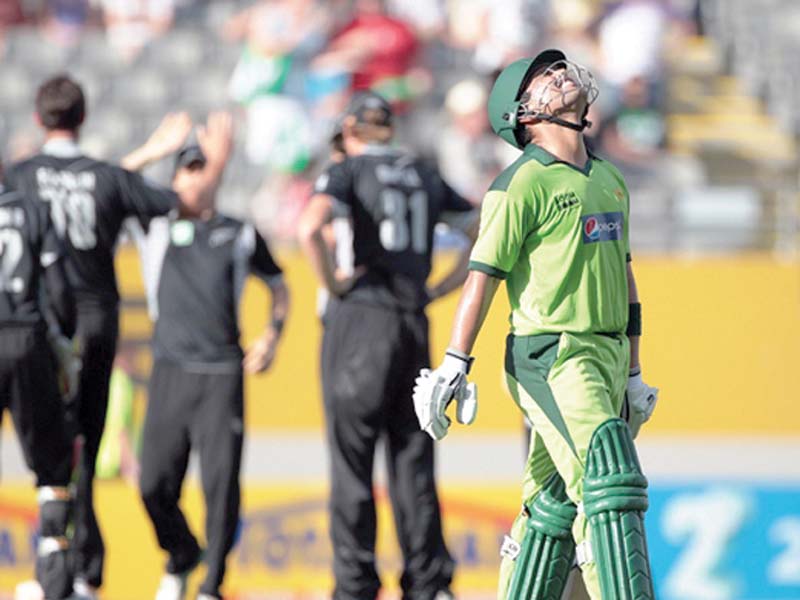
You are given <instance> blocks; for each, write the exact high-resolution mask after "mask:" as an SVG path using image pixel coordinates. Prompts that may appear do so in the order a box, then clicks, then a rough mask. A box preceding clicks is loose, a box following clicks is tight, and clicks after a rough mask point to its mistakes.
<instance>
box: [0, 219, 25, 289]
mask: <svg viewBox="0 0 800 600" xmlns="http://www.w3.org/2000/svg"><path fill="white" fill-rule="evenodd" d="M22 250H23V242H22V234H21V233H20V232H19V231H17V230H16V229H0V290H2V291H4V292H11V293H15V294H18V293H19V292H21V291H22V286H23V285H24V283H23V282H22V279H20V278H19V277H14V273H15V272H16V270H17V266H18V265H19V261H20V260H21V259H22Z"/></svg>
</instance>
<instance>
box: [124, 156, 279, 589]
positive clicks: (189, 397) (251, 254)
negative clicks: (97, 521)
mask: <svg viewBox="0 0 800 600" xmlns="http://www.w3.org/2000/svg"><path fill="white" fill-rule="evenodd" d="M205 161H206V159H205V156H204V155H203V152H202V151H201V149H200V148H199V147H197V146H190V147H187V148H185V149H183V150H182V151H181V152H180V153H179V154H178V158H177V162H176V171H175V179H174V181H173V185H174V187H175V189H176V190H183V189H184V187H185V185H187V184H189V185H190V184H191V181H192V179H193V178H194V177H196V173H197V172H198V170H200V169H202V167H203V165H204V164H205ZM143 234H144V232H140V235H139V236H138V237H139V239H141V240H142V241H143V242H144V244H143V247H142V251H141V252H142V255H143V258H144V263H143V267H144V274H145V281H146V284H147V289H148V301H149V306H150V311H151V315H152V317H153V318H154V319H155V329H154V332H153V341H152V345H153V360H154V364H153V371H152V374H151V377H150V384H149V390H148V392H149V394H148V395H149V397H148V408H147V417H146V419H145V426H144V434H143V443H142V448H143V450H142V457H141V468H142V472H141V480H140V485H141V494H142V499H143V500H144V504H145V507H146V508H147V512H148V514H149V515H150V519H151V520H152V522H153V525H154V528H155V531H156V537H157V538H158V542H159V545H160V546H161V548H163V549H164V550H166V551H167V553H168V561H167V565H166V573H165V574H164V576H163V577H162V579H161V583H160V585H159V588H158V591H157V593H156V599H157V600H180V599H182V598H183V597H184V594H185V590H186V579H187V577H188V575H189V573H190V572H191V571H192V570H193V569H194V567H195V566H197V564H198V563H199V562H200V560H201V558H202V559H203V560H204V562H205V563H206V565H207V567H208V569H207V572H206V577H205V580H204V581H203V583H202V584H201V586H200V594H199V595H198V596H197V598H198V599H202V600H211V599H216V598H220V597H221V596H220V587H221V585H222V582H223V577H224V574H225V561H226V558H227V555H228V552H229V551H230V550H231V548H232V546H233V542H234V535H235V533H236V528H237V525H238V519H239V496H240V488H239V468H240V464H241V454H242V441H243V435H244V431H243V418H244V414H243V403H244V395H243V371H244V372H248V373H258V372H262V371H264V370H266V369H267V368H268V367H269V366H270V364H271V363H272V361H273V358H274V356H275V351H276V348H277V344H278V341H279V339H280V334H281V330H282V329H283V323H284V320H285V319H286V316H287V314H288V310H289V295H288V290H287V288H286V286H285V284H284V282H283V278H282V272H281V269H280V268H279V267H278V265H277V264H276V263H275V261H274V260H273V258H272V255H271V254H270V251H269V249H268V247H267V244H266V242H265V241H264V239H263V238H262V237H261V235H259V234H258V232H257V231H256V230H255V228H254V227H253V225H250V224H246V223H243V222H241V221H239V220H236V219H233V218H230V217H227V216H224V215H222V214H220V213H218V212H216V210H215V208H214V204H213V203H211V204H207V203H204V202H198V201H195V200H193V199H192V196H191V195H190V194H186V195H185V196H184V205H183V209H182V211H181V214H172V215H170V216H168V217H160V218H157V219H154V220H153V221H152V222H151V223H150V224H149V227H148V231H147V234H146V235H145V236H143ZM248 275H254V276H256V277H257V278H258V279H260V280H261V281H263V282H264V283H265V284H266V285H267V286H268V287H269V289H270V292H271V294H272V315H271V319H270V323H269V324H268V326H267V328H266V330H265V331H264V333H263V334H262V336H261V337H260V338H259V339H258V340H257V341H256V342H255V344H254V345H253V346H251V347H250V348H249V349H248V351H247V353H243V352H242V349H241V347H240V346H239V326H238V322H237V320H238V319H237V317H238V305H239V300H240V296H241V292H242V290H243V285H244V282H245V279H246V277H247V276H248ZM191 450H195V451H197V452H198V454H199V458H200V471H201V481H202V487H203V493H204V496H205V501H206V527H205V529H206V531H205V533H206V540H207V547H206V549H205V552H204V553H203V552H201V549H200V546H199V544H198V542H197V540H196V538H195V537H194V535H193V534H192V532H191V531H190V530H189V527H188V525H187V523H186V519H185V518H184V515H183V513H182V512H181V510H180V507H179V506H178V502H179V500H180V494H181V486H182V483H183V479H184V476H185V474H186V468H187V464H188V460H189V454H190V451H191Z"/></svg>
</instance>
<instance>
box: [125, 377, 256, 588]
mask: <svg viewBox="0 0 800 600" xmlns="http://www.w3.org/2000/svg"><path fill="white" fill-rule="evenodd" d="M243 400H244V394H243V388H242V373H241V371H238V372H236V373H214V374H198V373H192V372H188V371H186V370H184V369H183V368H182V367H181V366H179V365H177V364H174V363H169V362H166V361H156V363H155V364H154V365H153V371H152V373H151V375H150V384H149V399H148V405H147V416H146V418H145V424H144V433H143V440H142V461H141V463H142V472H141V479H140V487H141V494H142V500H143V501H144V505H145V508H146V509H147V512H148V514H149V515H150V519H151V520H152V521H153V526H154V527H155V532H156V537H157V538H158V543H159V545H160V546H161V548H163V549H164V550H166V551H167V553H168V554H169V560H168V562H167V571H168V572H170V573H181V572H183V571H186V570H187V569H189V568H191V567H193V566H194V565H195V564H196V563H197V561H198V560H199V558H200V546H199V544H198V543H197V540H196V539H195V537H194V535H192V532H191V531H190V530H189V526H188V524H187V523H186V518H185V517H184V516H183V513H182V512H181V510H180V508H179V506H178V501H179V499H180V494H181V485H182V483H183V478H184V476H185V475H186V467H187V465H188V462H189V452H190V450H191V449H192V448H194V449H195V450H197V451H198V453H199V455H200V475H201V480H202V484H203V494H204V496H205V501H206V540H207V547H206V552H205V562H206V564H207V566H208V571H207V574H206V579H205V581H204V582H203V584H202V585H201V586H200V591H201V592H203V593H206V594H211V595H218V594H219V588H220V586H221V585H222V580H223V578H224V576H225V560H226V558H227V555H228V552H230V550H231V548H232V547H233V542H234V537H235V534H236V528H237V525H238V522H239V496H240V490H239V467H240V465H241V457H242V440H243V416H244V415H243V410H244V409H243V404H244V402H243Z"/></svg>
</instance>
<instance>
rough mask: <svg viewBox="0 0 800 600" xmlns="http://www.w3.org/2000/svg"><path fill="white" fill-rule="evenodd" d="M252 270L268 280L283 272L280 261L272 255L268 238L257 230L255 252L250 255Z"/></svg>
mask: <svg viewBox="0 0 800 600" xmlns="http://www.w3.org/2000/svg"><path fill="white" fill-rule="evenodd" d="M254 229H255V228H254ZM250 272H251V273H253V275H255V276H256V277H258V278H260V279H263V280H264V281H267V282H268V281H269V280H271V279H274V278H275V277H279V276H280V275H282V274H283V271H282V270H281V268H280V267H279V266H278V263H276V262H275V259H274V258H273V257H272V253H271V252H270V251H269V246H267V242H266V240H265V239H264V238H263V237H261V235H260V234H259V233H258V232H257V231H256V232H255V240H254V246H253V253H252V254H251V255H250Z"/></svg>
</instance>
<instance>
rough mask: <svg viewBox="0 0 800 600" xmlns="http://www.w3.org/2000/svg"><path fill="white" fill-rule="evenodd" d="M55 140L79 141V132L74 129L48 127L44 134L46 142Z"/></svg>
mask: <svg viewBox="0 0 800 600" xmlns="http://www.w3.org/2000/svg"><path fill="white" fill-rule="evenodd" d="M55 140H59V141H61V140H64V141H69V142H75V143H77V142H78V132H77V131H74V130H72V129H48V130H47V131H46V132H45V134H44V142H45V144H46V143H47V142H52V141H55Z"/></svg>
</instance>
